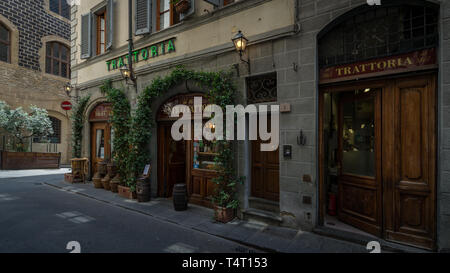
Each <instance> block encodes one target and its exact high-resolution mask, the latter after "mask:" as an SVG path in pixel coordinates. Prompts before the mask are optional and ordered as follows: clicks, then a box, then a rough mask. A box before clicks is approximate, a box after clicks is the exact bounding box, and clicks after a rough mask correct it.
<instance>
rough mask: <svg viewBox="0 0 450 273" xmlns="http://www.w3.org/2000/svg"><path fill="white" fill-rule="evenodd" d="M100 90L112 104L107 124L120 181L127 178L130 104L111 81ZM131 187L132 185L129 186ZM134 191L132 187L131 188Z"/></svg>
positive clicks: (123, 93)
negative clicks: (111, 133) (109, 125)
mask: <svg viewBox="0 0 450 273" xmlns="http://www.w3.org/2000/svg"><path fill="white" fill-rule="evenodd" d="M100 90H101V92H102V93H104V94H106V98H107V100H108V102H110V103H111V104H112V115H111V117H110V120H109V122H110V123H111V124H112V129H113V132H114V139H113V154H112V157H113V160H114V162H115V163H116V164H117V168H118V172H119V174H120V177H121V179H124V178H125V181H126V177H127V176H128V174H129V172H128V169H129V168H128V164H129V162H128V154H129V152H130V145H129V133H130V125H131V107H130V102H129V100H128V98H127V96H126V95H125V92H124V91H123V90H122V89H118V88H114V87H113V86H112V82H111V81H107V82H105V83H104V84H103V85H102V86H101V87H100ZM130 186H133V185H130ZM132 190H134V187H132Z"/></svg>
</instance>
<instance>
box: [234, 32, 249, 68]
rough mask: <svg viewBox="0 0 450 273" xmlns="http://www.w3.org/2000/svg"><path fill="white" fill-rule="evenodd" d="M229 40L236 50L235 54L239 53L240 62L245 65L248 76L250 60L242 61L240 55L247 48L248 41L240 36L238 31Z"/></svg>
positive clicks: (242, 35)
mask: <svg viewBox="0 0 450 273" xmlns="http://www.w3.org/2000/svg"><path fill="white" fill-rule="evenodd" d="M231 40H232V41H233V44H234V48H235V49H236V51H237V52H239V57H240V59H241V61H242V62H244V63H246V64H247V66H248V74H250V58H248V59H247V60H243V59H242V54H243V52H244V51H245V49H246V48H247V44H248V39H247V38H245V36H244V34H242V32H241V31H240V30H239V31H238V33H237V34H236V35H235V36H234V37H233V39H231Z"/></svg>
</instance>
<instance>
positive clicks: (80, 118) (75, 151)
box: [71, 95, 91, 158]
mask: <svg viewBox="0 0 450 273" xmlns="http://www.w3.org/2000/svg"><path fill="white" fill-rule="evenodd" d="M90 98H91V96H89V95H88V96H85V97H82V98H81V99H80V100H79V101H78V102H77V104H75V106H74V108H73V113H72V115H71V119H72V155H73V157H75V158H80V157H81V143H82V140H83V127H84V111H85V110H86V106H87V104H88V102H89V100H90Z"/></svg>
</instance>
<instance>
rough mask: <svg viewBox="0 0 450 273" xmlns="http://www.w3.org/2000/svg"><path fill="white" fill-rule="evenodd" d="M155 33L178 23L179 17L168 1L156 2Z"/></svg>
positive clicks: (159, 0)
mask: <svg viewBox="0 0 450 273" xmlns="http://www.w3.org/2000/svg"><path fill="white" fill-rule="evenodd" d="M157 3H158V5H157V11H158V12H157V13H156V15H157V18H156V31H159V30H163V29H165V28H168V27H170V26H172V25H175V24H177V23H179V22H180V15H179V14H177V12H176V10H175V7H174V5H173V4H171V3H170V0H157Z"/></svg>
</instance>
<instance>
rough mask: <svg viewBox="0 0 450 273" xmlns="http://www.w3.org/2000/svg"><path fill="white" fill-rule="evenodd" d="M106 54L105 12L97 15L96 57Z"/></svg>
mask: <svg viewBox="0 0 450 273" xmlns="http://www.w3.org/2000/svg"><path fill="white" fill-rule="evenodd" d="M105 52H106V11H103V12H102V13H99V14H97V55H100V54H103V53H105Z"/></svg>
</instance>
